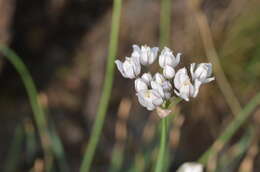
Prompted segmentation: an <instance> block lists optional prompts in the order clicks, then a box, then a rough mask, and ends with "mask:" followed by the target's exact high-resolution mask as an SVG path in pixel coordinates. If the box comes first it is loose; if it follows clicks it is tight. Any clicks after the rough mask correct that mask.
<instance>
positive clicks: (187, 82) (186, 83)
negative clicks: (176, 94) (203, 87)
mask: <svg viewBox="0 0 260 172" xmlns="http://www.w3.org/2000/svg"><path fill="white" fill-rule="evenodd" d="M188 85H191V83H190V80H188V79H186V80H185V81H184V82H183V86H188Z"/></svg>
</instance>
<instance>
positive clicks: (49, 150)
mask: <svg viewBox="0 0 260 172" xmlns="http://www.w3.org/2000/svg"><path fill="white" fill-rule="evenodd" d="M0 52H1V53H2V54H3V55H4V56H5V57H6V58H7V60H9V62H10V63H11V64H12V65H13V66H14V68H15V69H16V70H17V72H18V73H19V75H20V77H21V79H22V81H23V84H24V86H25V89H26V92H27V94H28V97H29V101H30V104H31V107H32V111H33V115H34V120H35V123H36V126H37V129H38V132H39V135H40V141H41V145H42V148H43V152H44V160H45V165H46V166H45V170H46V171H50V170H51V168H52V161H53V152H54V153H56V152H61V151H62V153H60V154H62V155H63V156H64V152H63V147H62V144H59V146H54V145H57V144H51V141H52V140H56V142H57V139H59V138H58V137H57V133H56V131H54V130H53V131H52V135H53V137H54V136H56V137H55V139H50V135H49V132H48V126H47V119H46V116H45V113H44V110H43V107H42V105H41V104H40V102H39V100H38V98H37V95H38V92H37V89H36V86H35V84H34V82H33V79H32V77H31V75H30V72H29V71H28V69H27V68H26V66H25V64H24V63H23V62H22V60H21V59H20V57H19V56H17V55H16V54H15V52H13V51H12V50H11V49H10V48H8V47H5V46H3V45H0ZM58 142H59V143H61V141H60V140H59V141H58ZM57 158H58V160H59V159H60V158H61V157H59V156H57ZM62 158H63V159H65V157H62ZM63 166H64V167H67V166H66V163H65V162H64V163H63ZM63 171H64V172H65V171H68V169H65V168H63Z"/></svg>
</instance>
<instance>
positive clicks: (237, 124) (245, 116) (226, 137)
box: [198, 93, 260, 164]
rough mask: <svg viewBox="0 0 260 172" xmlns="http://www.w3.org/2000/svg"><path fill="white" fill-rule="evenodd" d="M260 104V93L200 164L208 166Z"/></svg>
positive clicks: (231, 124) (209, 150) (201, 158)
mask: <svg viewBox="0 0 260 172" xmlns="http://www.w3.org/2000/svg"><path fill="white" fill-rule="evenodd" d="M259 104H260V93H258V94H257V95H256V96H255V97H254V98H253V99H252V100H251V101H250V102H249V103H248V104H247V105H246V106H245V108H244V109H243V110H242V111H241V112H240V113H239V114H238V115H236V116H235V119H234V120H233V121H232V122H231V123H230V124H229V125H228V127H227V128H226V130H225V131H224V132H223V133H222V134H221V135H220V136H219V137H218V139H217V140H216V141H215V142H214V143H213V145H212V146H211V147H210V148H209V149H208V150H207V151H206V152H205V153H204V154H203V155H202V156H201V157H200V158H199V160H198V161H199V162H200V163H202V164H206V163H207V162H208V160H209V159H210V157H214V156H215V155H216V154H217V152H218V150H219V148H218V147H220V146H223V145H225V144H226V143H227V142H228V141H229V140H230V139H231V137H232V136H233V135H234V134H235V132H236V131H237V130H238V129H239V128H240V127H241V125H242V124H243V123H244V122H245V121H246V120H247V119H248V117H249V116H250V114H251V113H252V111H253V110H254V109H255V107H256V106H258V105H259Z"/></svg>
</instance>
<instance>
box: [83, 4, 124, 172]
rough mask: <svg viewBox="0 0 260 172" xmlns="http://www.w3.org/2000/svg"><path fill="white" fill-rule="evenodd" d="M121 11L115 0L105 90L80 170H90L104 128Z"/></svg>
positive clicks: (112, 77) (86, 171)
mask: <svg viewBox="0 0 260 172" xmlns="http://www.w3.org/2000/svg"><path fill="white" fill-rule="evenodd" d="M120 13H121V0H114V5H113V14H112V24H111V32H110V42H109V52H108V59H107V67H106V74H105V82H104V87H103V92H102V95H101V100H100V103H99V107H98V111H97V117H96V119H95V122H94V125H93V128H92V131H91V134H90V139H89V143H88V146H87V149H86V152H85V155H84V158H83V162H82V164H81V167H80V172H88V171H89V170H90V166H91V163H92V160H93V156H94V154H95V151H96V147H97V143H98V141H99V138H100V135H101V131H102V128H103V124H104V120H105V116H106V112H107V107H108V102H109V99H110V95H111V89H112V84H113V79H114V61H115V56H116V52H117V46H118V33H119V23H120Z"/></svg>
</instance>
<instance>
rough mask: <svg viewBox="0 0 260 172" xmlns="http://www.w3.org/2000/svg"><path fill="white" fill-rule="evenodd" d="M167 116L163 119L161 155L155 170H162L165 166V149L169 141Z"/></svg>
mask: <svg viewBox="0 0 260 172" xmlns="http://www.w3.org/2000/svg"><path fill="white" fill-rule="evenodd" d="M166 135H167V118H163V119H161V139H160V148H159V155H158V159H157V162H156V166H155V172H162V171H163V168H164V165H163V164H164V161H165V150H166V141H167V137H166Z"/></svg>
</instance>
